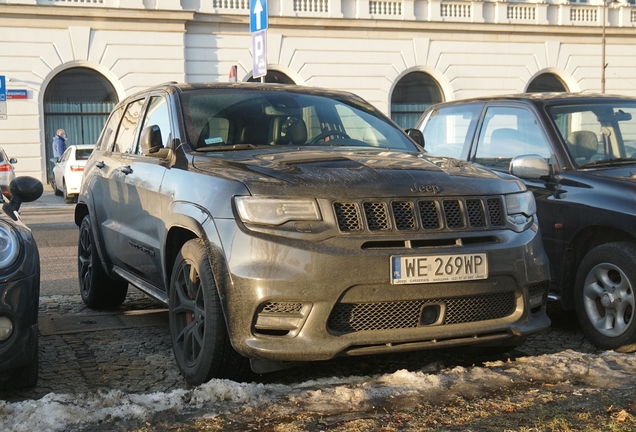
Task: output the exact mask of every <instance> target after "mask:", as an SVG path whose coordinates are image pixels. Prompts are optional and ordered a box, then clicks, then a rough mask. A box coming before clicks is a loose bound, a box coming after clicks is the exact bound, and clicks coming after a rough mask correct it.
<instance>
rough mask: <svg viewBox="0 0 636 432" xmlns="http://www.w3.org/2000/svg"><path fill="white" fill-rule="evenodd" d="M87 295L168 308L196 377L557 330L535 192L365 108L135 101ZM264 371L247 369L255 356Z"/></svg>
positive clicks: (127, 115) (106, 159) (227, 88)
mask: <svg viewBox="0 0 636 432" xmlns="http://www.w3.org/2000/svg"><path fill="white" fill-rule="evenodd" d="M75 221H76V223H77V225H78V226H79V227H80V242H79V248H78V266H79V279H80V285H81V287H80V288H81V294H82V298H83V300H84V301H85V302H86V304H87V305H89V306H91V307H94V308H105V307H112V306H116V305H119V304H120V303H122V302H123V301H124V299H125V297H126V293H127V288H128V285H129V284H132V285H133V286H135V287H137V288H139V289H141V290H142V291H144V292H146V293H147V294H149V295H151V296H153V297H155V298H157V299H159V300H161V301H162V302H165V303H166V304H168V306H169V317H170V318H169V319H170V331H171V334H172V342H173V348H174V354H175V358H176V360H177V363H178V365H179V368H180V370H181V372H182V373H183V375H184V376H185V378H186V379H187V380H188V381H189V382H190V383H193V384H199V383H202V382H205V381H206V380H209V379H210V378H212V377H229V378H233V379H242V378H244V377H245V376H246V375H247V374H248V372H249V366H250V364H251V367H252V369H253V370H254V371H255V372H259V373H260V372H265V371H270V370H275V369H277V368H281V367H284V366H286V365H287V362H298V361H309V360H328V359H332V358H334V357H336V356H341V355H365V354H379V353H388V352H397V351H409V350H422V349H430V348H441V347H449V346H458V345H469V344H490V345H508V344H509V345H515V344H519V343H521V342H522V341H523V339H524V338H525V337H526V336H527V335H529V334H532V333H534V332H537V331H539V330H542V329H545V328H546V327H547V326H548V325H549V323H550V321H549V319H548V317H547V315H546V314H545V304H546V301H547V289H548V276H549V269H548V263H547V258H546V256H545V253H544V251H543V246H542V244H541V240H540V235H539V231H538V225H537V221H536V217H535V202H534V198H533V196H532V194H531V193H530V192H528V191H527V190H526V188H525V186H524V185H523V183H522V182H520V181H519V180H518V179H515V178H513V177H511V176H509V175H507V174H495V173H493V172H491V171H488V170H485V169H480V168H477V167H475V166H473V165H471V164H468V163H465V162H461V161H458V160H455V159H449V158H440V157H433V158H430V157H428V156H427V155H426V154H425V153H423V152H422V150H421V148H419V147H418V146H417V145H416V144H415V143H414V142H413V141H411V139H410V138H409V137H408V136H407V135H406V134H405V133H404V132H403V131H402V130H400V129H399V128H398V127H397V126H396V125H395V124H394V123H393V122H391V121H390V120H389V119H388V118H386V117H385V116H384V115H383V114H381V113H380V112H379V111H378V110H376V109H375V108H374V107H373V106H371V105H369V104H368V103H366V102H365V101H363V100H362V99H360V98H359V97H357V96H354V95H352V94H350V93H344V92H336V91H329V90H323V89H316V88H307V87H295V86H279V85H271V84H251V83H250V84H247V83H244V84H209V85H204V84H201V85H187V84H176V83H173V84H166V85H161V86H158V87H154V88H151V89H149V90H146V91H143V92H141V93H138V94H135V95H133V96H130V97H128V98H127V99H126V100H124V101H122V102H121V103H119V104H118V106H117V107H116V108H115V109H114V110H113V112H112V113H111V116H110V118H109V120H108V122H107V124H106V126H105V128H104V130H103V132H102V134H101V137H100V139H99V142H98V143H97V146H96V150H95V151H94V152H93V154H92V155H91V158H90V159H89V161H88V163H87V165H86V169H85V172H84V181H83V184H82V189H81V192H80V195H79V201H78V204H77V207H76V212H75ZM248 360H249V361H248Z"/></svg>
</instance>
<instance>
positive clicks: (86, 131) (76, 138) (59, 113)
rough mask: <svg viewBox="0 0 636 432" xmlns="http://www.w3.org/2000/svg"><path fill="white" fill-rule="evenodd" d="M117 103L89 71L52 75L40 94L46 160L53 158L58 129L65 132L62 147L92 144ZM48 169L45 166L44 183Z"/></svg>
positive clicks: (105, 83) (108, 86) (106, 83)
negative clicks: (42, 99) (41, 94)
mask: <svg viewBox="0 0 636 432" xmlns="http://www.w3.org/2000/svg"><path fill="white" fill-rule="evenodd" d="M117 102H118V98H117V93H116V92H115V89H114V88H113V86H112V85H111V83H110V82H109V81H108V80H107V79H106V78H105V77H104V76H102V75H101V74H100V73H98V72H96V71H94V70H92V69H89V68H83V67H77V68H72V69H66V70H64V71H62V72H60V73H59V74H58V75H56V76H55V78H53V79H52V80H51V82H50V83H49V85H48V86H47V87H46V90H45V91H44V136H45V139H46V160H47V161H49V160H50V158H51V157H52V156H53V150H52V147H51V145H52V141H53V137H54V136H55V134H56V132H57V130H58V129H64V131H65V132H66V136H67V137H68V138H67V141H66V145H72V144H94V143H96V142H97V139H98V138H99V134H100V133H101V131H102V128H103V127H104V123H105V122H106V119H107V118H108V114H110V111H111V110H112V109H113V108H114V106H115V104H116V103H117ZM52 166H53V165H52V164H51V163H47V179H50V178H51V169H52Z"/></svg>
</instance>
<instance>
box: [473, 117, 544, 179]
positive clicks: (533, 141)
mask: <svg viewBox="0 0 636 432" xmlns="http://www.w3.org/2000/svg"><path fill="white" fill-rule="evenodd" d="M529 154H534V155H539V156H541V157H543V158H545V159H546V161H549V159H550V154H551V152H550V146H549V144H548V140H547V139H546V137H545V134H544V132H543V129H542V128H541V126H540V125H539V122H538V121H537V119H536V117H535V115H534V113H533V112H531V111H529V110H527V109H525V108H517V107H489V108H488V110H487V111H486V115H485V116H484V121H483V123H482V127H481V130H480V132H479V139H478V141H477V148H476V150H475V151H474V156H473V161H474V162H476V163H478V164H481V165H485V166H488V167H492V168H503V169H505V170H508V167H509V165H510V160H511V159H512V158H514V157H515V156H518V155H529Z"/></svg>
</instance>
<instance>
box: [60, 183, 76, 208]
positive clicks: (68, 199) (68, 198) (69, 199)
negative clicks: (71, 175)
mask: <svg viewBox="0 0 636 432" xmlns="http://www.w3.org/2000/svg"><path fill="white" fill-rule="evenodd" d="M62 189H63V193H64V202H65V203H66V204H72V203H74V202H75V196H69V194H68V190H67V189H66V182H65V181H64V180H62Z"/></svg>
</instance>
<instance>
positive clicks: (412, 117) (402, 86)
mask: <svg viewBox="0 0 636 432" xmlns="http://www.w3.org/2000/svg"><path fill="white" fill-rule="evenodd" d="M438 102H444V96H443V93H442V89H441V88H440V86H439V84H438V83H437V81H435V79H433V77H431V76H430V75H429V74H427V73H424V72H411V73H409V74H407V75H405V76H404V77H402V79H400V81H399V82H398V83H397V85H396V86H395V88H394V89H393V94H392V95H391V118H392V119H393V121H394V122H396V123H397V124H398V125H400V127H402V128H404V129H406V128H412V127H414V126H415V123H417V120H418V119H419V118H420V115H421V114H422V113H423V112H424V110H426V108H428V107H429V106H431V105H433V104H436V103H438Z"/></svg>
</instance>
